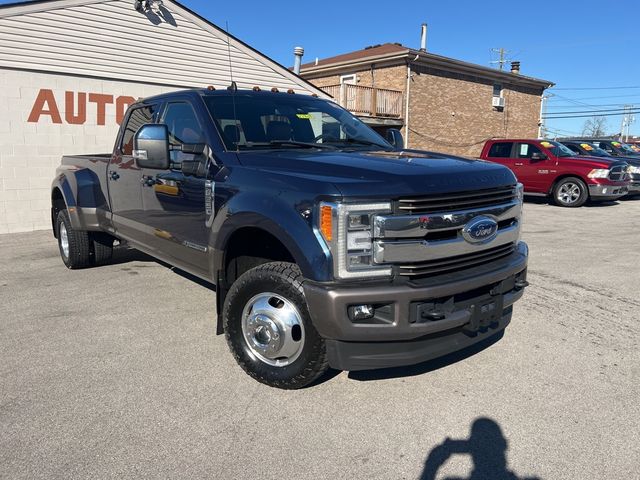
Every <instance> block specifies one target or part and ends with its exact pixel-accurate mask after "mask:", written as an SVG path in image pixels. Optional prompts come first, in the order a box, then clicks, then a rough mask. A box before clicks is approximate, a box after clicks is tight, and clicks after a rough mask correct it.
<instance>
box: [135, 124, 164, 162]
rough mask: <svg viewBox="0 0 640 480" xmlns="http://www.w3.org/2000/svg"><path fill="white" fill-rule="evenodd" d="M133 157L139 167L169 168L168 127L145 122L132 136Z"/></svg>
mask: <svg viewBox="0 0 640 480" xmlns="http://www.w3.org/2000/svg"><path fill="white" fill-rule="evenodd" d="M133 158H134V159H135V160H136V162H137V164H138V166H139V167H142V168H156V169H159V170H167V169H168V168H169V129H168V128H167V126H166V125H158V124H151V123H149V124H147V125H143V126H142V127H140V129H139V130H138V131H137V132H136V134H135V135H134V137H133Z"/></svg>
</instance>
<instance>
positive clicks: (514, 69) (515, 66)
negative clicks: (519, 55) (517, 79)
mask: <svg viewBox="0 0 640 480" xmlns="http://www.w3.org/2000/svg"><path fill="white" fill-rule="evenodd" d="M511 73H515V74H516V75H518V74H519V73H520V62H517V61H515V62H511Z"/></svg>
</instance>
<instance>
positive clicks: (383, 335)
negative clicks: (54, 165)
mask: <svg viewBox="0 0 640 480" xmlns="http://www.w3.org/2000/svg"><path fill="white" fill-rule="evenodd" d="M402 143H403V140H402V137H401V135H400V132H398V131H394V132H392V135H391V136H390V141H389V142H388V141H386V140H385V139H383V138H382V137H381V136H379V135H378V134H377V133H375V132H374V131H373V130H371V129H370V128H369V127H367V126H366V125H365V124H363V123H362V122H361V121H360V120H359V119H357V118H356V117H354V116H353V115H351V114H350V113H349V112H347V111H346V110H344V109H342V108H340V107H339V106H337V105H336V104H335V103H333V102H331V101H328V100H324V99H320V98H314V97H313V96H306V95H299V94H294V93H284V92H277V91H275V92H264V91H243V90H237V89H231V90H224V91H220V90H214V89H211V88H209V89H203V90H190V91H183V92H176V93H170V94H164V95H161V96H156V97H152V98H148V99H145V100H141V101H138V102H137V103H135V104H134V105H132V106H131V107H130V108H129V110H128V112H127V114H126V116H125V119H124V121H123V123H122V126H121V129H120V132H119V134H118V136H117V139H116V142H115V147H114V150H113V153H112V154H108V155H87V156H65V157H63V159H62V165H61V166H60V167H59V168H58V170H57V174H56V176H55V179H54V181H53V185H52V194H51V201H52V208H51V219H52V225H53V233H54V235H55V237H56V238H57V240H58V245H59V249H60V254H61V257H62V260H63V262H64V263H65V265H66V266H67V267H69V268H71V269H75V268H82V267H88V266H91V265H97V264H101V263H104V262H107V261H108V260H109V258H110V257H111V255H112V251H113V246H114V242H115V241H116V240H118V241H120V242H127V243H128V244H129V245H130V246H132V247H134V248H136V249H139V250H141V251H143V252H145V253H147V254H149V255H152V256H154V257H156V258H158V259H160V260H162V261H164V262H166V263H169V264H171V265H173V266H175V267H177V268H179V269H181V270H183V271H186V272H189V273H191V274H193V275H195V276H197V277H199V278H201V279H204V280H206V281H207V282H210V283H212V284H214V285H215V289H216V299H217V315H218V323H217V327H218V333H223V332H224V334H225V335H226V339H227V341H228V344H229V347H230V349H231V351H232V353H233V355H234V356H235V358H236V360H237V361H238V363H239V364H240V365H241V366H242V368H243V369H244V370H245V371H246V372H247V373H248V374H249V375H251V376H252V377H253V378H255V379H256V380H258V381H260V382H263V383H265V384H268V385H271V386H274V387H279V388H300V387H304V386H306V385H309V384H310V383H312V382H314V380H316V379H317V378H318V377H319V376H320V375H322V373H323V372H324V371H325V370H326V369H327V368H328V367H329V366H331V367H333V368H336V369H342V370H360V369H371V368H382V367H393V366H403V365H409V364H414V363H418V362H422V361H425V360H429V359H432V358H435V357H439V356H442V355H444V354H447V353H450V352H453V351H457V350H460V349H462V348H465V347H467V346H470V345H473V344H475V343H477V342H480V341H482V340H484V339H487V338H489V337H493V336H494V335H497V334H499V333H501V332H502V331H503V330H504V328H505V327H506V325H507V324H508V323H509V322H510V320H511V315H512V308H513V307H512V306H513V304H514V302H516V301H517V300H518V299H519V298H520V297H521V296H522V294H523V291H524V288H525V287H526V285H527V282H526V268H527V255H528V250H527V246H526V244H525V243H524V242H522V241H520V228H521V225H520V218H521V210H522V195H523V190H522V186H521V185H519V184H517V183H516V179H515V177H514V175H513V173H511V171H510V170H509V169H508V168H506V167H503V166H501V165H497V164H493V163H489V162H484V161H479V160H472V159H467V158H460V157H454V156H446V155H442V154H438V153H432V152H425V151H416V150H406V149H403V146H402Z"/></svg>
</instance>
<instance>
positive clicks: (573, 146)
mask: <svg viewBox="0 0 640 480" xmlns="http://www.w3.org/2000/svg"><path fill="white" fill-rule="evenodd" d="M565 147H567V148H568V149H569V150H571V151H572V152H576V153H582V151H581V150H580V148H578V146H577V145H572V144H571V143H565Z"/></svg>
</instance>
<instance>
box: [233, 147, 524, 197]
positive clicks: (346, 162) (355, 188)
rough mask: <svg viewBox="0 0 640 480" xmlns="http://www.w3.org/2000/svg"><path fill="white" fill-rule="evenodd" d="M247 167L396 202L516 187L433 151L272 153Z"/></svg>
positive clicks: (472, 163) (506, 177)
mask: <svg viewBox="0 0 640 480" xmlns="http://www.w3.org/2000/svg"><path fill="white" fill-rule="evenodd" d="M239 159H240V162H241V163H242V165H243V166H245V167H252V168H256V169H258V170H262V171H264V172H265V173H267V172H272V173H275V174H280V175H282V174H285V175H291V176H295V177H301V178H306V179H309V180H317V181H318V182H329V183H332V184H333V185H334V186H335V187H336V188H337V189H338V190H339V191H340V193H342V195H344V196H356V197H378V196H380V197H385V198H393V197H397V196H403V195H416V194H430V193H434V194H439V193H449V192H455V191H465V190H478V189H485V188H495V187H502V186H507V185H513V184H514V183H515V182H516V179H515V176H514V175H513V173H511V171H510V170H509V169H508V168H506V167H504V166H502V165H498V164H495V163H490V162H486V161H483V160H474V159H469V158H463V157H455V156H446V155H442V154H438V153H432V152H420V151H404V152H384V151H374V152H370V151H366V152H353V151H350V152H343V151H317V150H302V149H296V150H293V149H292V150H272V151H265V152H244V153H242V154H240V155H239Z"/></svg>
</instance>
